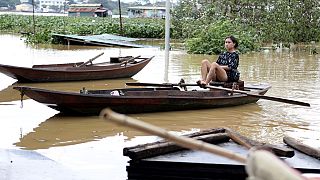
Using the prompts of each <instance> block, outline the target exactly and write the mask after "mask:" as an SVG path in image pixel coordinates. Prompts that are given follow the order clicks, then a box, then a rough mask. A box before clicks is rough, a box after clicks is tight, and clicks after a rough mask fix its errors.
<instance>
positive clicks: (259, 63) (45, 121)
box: [0, 34, 320, 180]
mask: <svg viewBox="0 0 320 180" xmlns="http://www.w3.org/2000/svg"><path fill="white" fill-rule="evenodd" d="M0 41H1V43H0V49H1V54H0V56H1V57H0V64H6V65H14V66H22V67H31V66H32V65H35V64H56V63H65V62H80V61H81V62H83V61H87V60H88V59H90V58H92V57H94V56H96V55H98V54H99V53H101V52H104V55H103V56H102V57H100V58H98V59H97V60H95V63H99V62H103V61H106V60H108V59H109V57H116V56H138V55H141V57H150V56H155V57H154V59H153V60H152V61H151V62H150V63H149V64H148V65H147V66H146V67H145V68H144V69H143V70H142V71H140V72H139V73H138V74H137V75H135V76H133V77H132V78H126V79H116V80H99V81H80V82H66V83H61V82H57V83H17V82H16V80H15V79H12V78H10V77H8V76H6V75H4V74H1V73H0V112H1V113H0V119H1V122H2V123H1V126H0V131H1V140H0V148H4V149H28V150H35V151H36V152H39V153H41V154H42V155H44V156H47V157H48V158H50V159H52V160H54V161H56V162H58V163H60V164H62V165H64V166H66V167H68V168H70V169H73V170H76V171H81V172H82V174H83V177H84V179H113V180H123V179H126V176H127V174H126V169H125V168H126V165H127V161H128V160H129V158H128V157H124V156H123V155H122V149H123V148H124V147H127V146H133V145H137V144H141V143H145V142H152V141H155V140H156V139H158V138H157V137H154V136H149V135H146V134H144V133H141V132H139V131H136V130H133V129H130V128H127V127H122V126H118V125H115V124H112V123H110V122H105V121H104V120H101V119H99V117H97V116H89V117H70V116H63V115H61V114H59V112H58V111H55V110H53V109H50V108H49V107H46V106H45V105H43V104H40V103H37V102H36V101H33V100H31V99H28V98H25V99H24V100H23V107H22V108H21V105H22V104H21V102H20V94H19V92H18V91H16V90H13V89H12V87H14V86H16V85H27V86H34V87H41V88H46V89H55V90H66V91H76V92H78V91H79V90H80V89H82V88H83V87H86V89H112V88H124V87H125V83H126V82H152V83H163V82H165V81H167V80H168V82H170V83H178V82H179V81H180V79H181V78H183V79H184V80H185V81H186V83H195V82H196V81H197V80H198V79H199V78H200V62H201V60H202V59H205V58H208V59H210V60H211V61H216V59H217V56H209V55H190V54H187V53H186V52H184V51H171V52H170V62H169V67H168V72H165V69H166V68H165V61H164V54H165V53H164V51H163V50H160V49H159V48H145V49H142V48H141V49H137V48H107V47H95V46H91V47H88V46H64V45H45V46H41V47H31V46H28V45H26V44H25V43H24V42H23V39H20V36H17V35H8V34H0ZM239 70H240V72H241V79H242V80H244V81H245V83H269V84H271V85H272V88H271V89H270V90H269V91H268V92H267V93H266V95H268V96H274V97H282V98H288V99H292V100H297V101H303V102H307V103H310V104H311V107H303V106H297V105H291V104H284V103H280V102H275V101H269V100H262V99H261V100H259V101H258V102H257V103H255V104H248V105H243V106H237V107H230V108H220V109H207V110H192V111H179V112H161V113H146V114H134V115H130V116H132V117H134V118H137V119H140V120H143V121H145V122H149V123H151V124H154V125H156V126H160V127H163V128H166V129H167V130H170V131H175V132H178V133H186V132H191V131H198V130H202V129H208V128H217V127H228V128H232V129H234V130H236V131H238V132H239V133H241V134H242V135H245V136H248V137H250V138H252V139H255V140H259V141H263V142H269V143H274V144H276V143H282V137H283V135H284V134H285V133H295V134H296V135H297V136H306V135H307V136H308V137H310V138H315V137H317V138H318V140H319V137H320V118H319V117H320V91H319V89H320V55H310V53H309V51H308V50H300V51H295V52H290V51H288V50H282V51H271V50H270V51H262V52H258V53H249V54H243V55H241V56H240V66H239ZM190 89H191V88H190ZM318 146H319V147H320V145H318Z"/></svg>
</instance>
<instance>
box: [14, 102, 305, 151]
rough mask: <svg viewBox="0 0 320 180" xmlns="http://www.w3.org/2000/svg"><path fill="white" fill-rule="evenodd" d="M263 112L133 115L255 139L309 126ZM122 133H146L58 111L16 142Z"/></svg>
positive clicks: (46, 143) (73, 140)
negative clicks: (282, 127)
mask: <svg viewBox="0 0 320 180" xmlns="http://www.w3.org/2000/svg"><path fill="white" fill-rule="evenodd" d="M264 113H266V112H265V109H264V108H263V106H261V105H259V104H249V105H244V106H243V107H232V108H221V109H209V110H194V111H193V110H192V111H179V112H162V113H146V114H132V115H130V116H131V117H133V118H136V119H140V120H142V121H145V122H148V123H151V124H154V125H156V126H159V127H163V128H166V129H169V130H171V131H177V132H181V131H182V132H190V131H198V130H200V129H207V128H217V127H229V128H232V129H235V130H237V131H239V132H241V133H242V134H244V135H247V136H251V137H252V136H254V139H258V140H268V138H272V139H273V140H275V139H276V138H279V139H281V138H280V137H278V136H277V135H276V134H277V133H279V132H278V130H276V128H278V127H279V125H280V123H281V124H282V125H285V126H288V127H289V128H296V127H299V126H301V127H303V126H307V124H306V123H303V122H302V123H301V124H300V125H298V124H297V122H290V121H286V122H282V121H281V120H270V119H269V120H261V118H260V116H261V114H264ZM274 132H276V133H274ZM119 133H121V134H123V135H124V136H126V137H127V138H128V139H129V140H130V139H132V138H134V137H136V136H142V135H146V134H144V133H141V132H140V131H136V130H134V129H131V128H127V127H124V126H119V125H115V124H113V123H106V122H105V121H104V120H102V119H100V118H99V117H97V116H91V117H69V116H63V115H60V114H56V115H55V116H53V117H51V118H49V119H47V120H46V121H44V122H41V123H40V124H39V125H38V127H36V128H34V129H33V131H32V132H30V133H28V134H26V135H24V136H23V137H22V138H21V139H20V141H19V142H17V143H15V145H16V146H19V147H23V148H25V149H47V148H50V147H56V146H67V145H74V144H80V143H86V142H89V141H96V140H99V139H103V138H106V137H112V136H116V135H119ZM278 141H280V140H278Z"/></svg>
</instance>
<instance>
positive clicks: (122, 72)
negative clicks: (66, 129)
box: [0, 57, 153, 82]
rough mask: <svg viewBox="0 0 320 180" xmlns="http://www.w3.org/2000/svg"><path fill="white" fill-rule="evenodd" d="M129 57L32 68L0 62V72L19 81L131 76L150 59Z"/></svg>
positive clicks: (55, 80) (78, 79)
mask: <svg viewBox="0 0 320 180" xmlns="http://www.w3.org/2000/svg"><path fill="white" fill-rule="evenodd" d="M152 58H153V57H150V58H140V57H136V58H131V59H130V61H128V62H126V61H123V62H119V63H109V62H106V63H97V64H88V65H87V64H86V65H83V66H81V64H83V63H81V62H79V63H67V64H48V65H34V66H33V67H32V68H28V67H17V66H10V65H3V64H0V72H1V73H3V74H5V75H7V76H9V77H12V78H14V79H17V80H18V81H19V82H57V81H82V80H99V79H113V78H127V77H132V76H133V75H135V74H137V73H138V72H139V71H141V70H142V69H143V68H144V67H145V66H146V65H147V64H148V63H149V62H150V61H151V59H152Z"/></svg>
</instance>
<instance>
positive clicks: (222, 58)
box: [217, 52, 240, 82]
mask: <svg viewBox="0 0 320 180" xmlns="http://www.w3.org/2000/svg"><path fill="white" fill-rule="evenodd" d="M217 64H219V65H222V66H226V65H227V66H228V67H229V68H230V70H229V71H226V72H227V76H228V81H229V82H235V81H238V80H239V78H240V73H239V71H238V70H237V68H238V65H239V54H238V53H237V52H232V53H230V52H224V53H221V54H220V55H219V58H218V60H217Z"/></svg>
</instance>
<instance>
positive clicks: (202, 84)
mask: <svg viewBox="0 0 320 180" xmlns="http://www.w3.org/2000/svg"><path fill="white" fill-rule="evenodd" d="M197 84H198V85H199V86H200V87H202V88H204V87H205V86H206V85H207V83H206V82H205V81H204V80H198V81H197Z"/></svg>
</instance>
